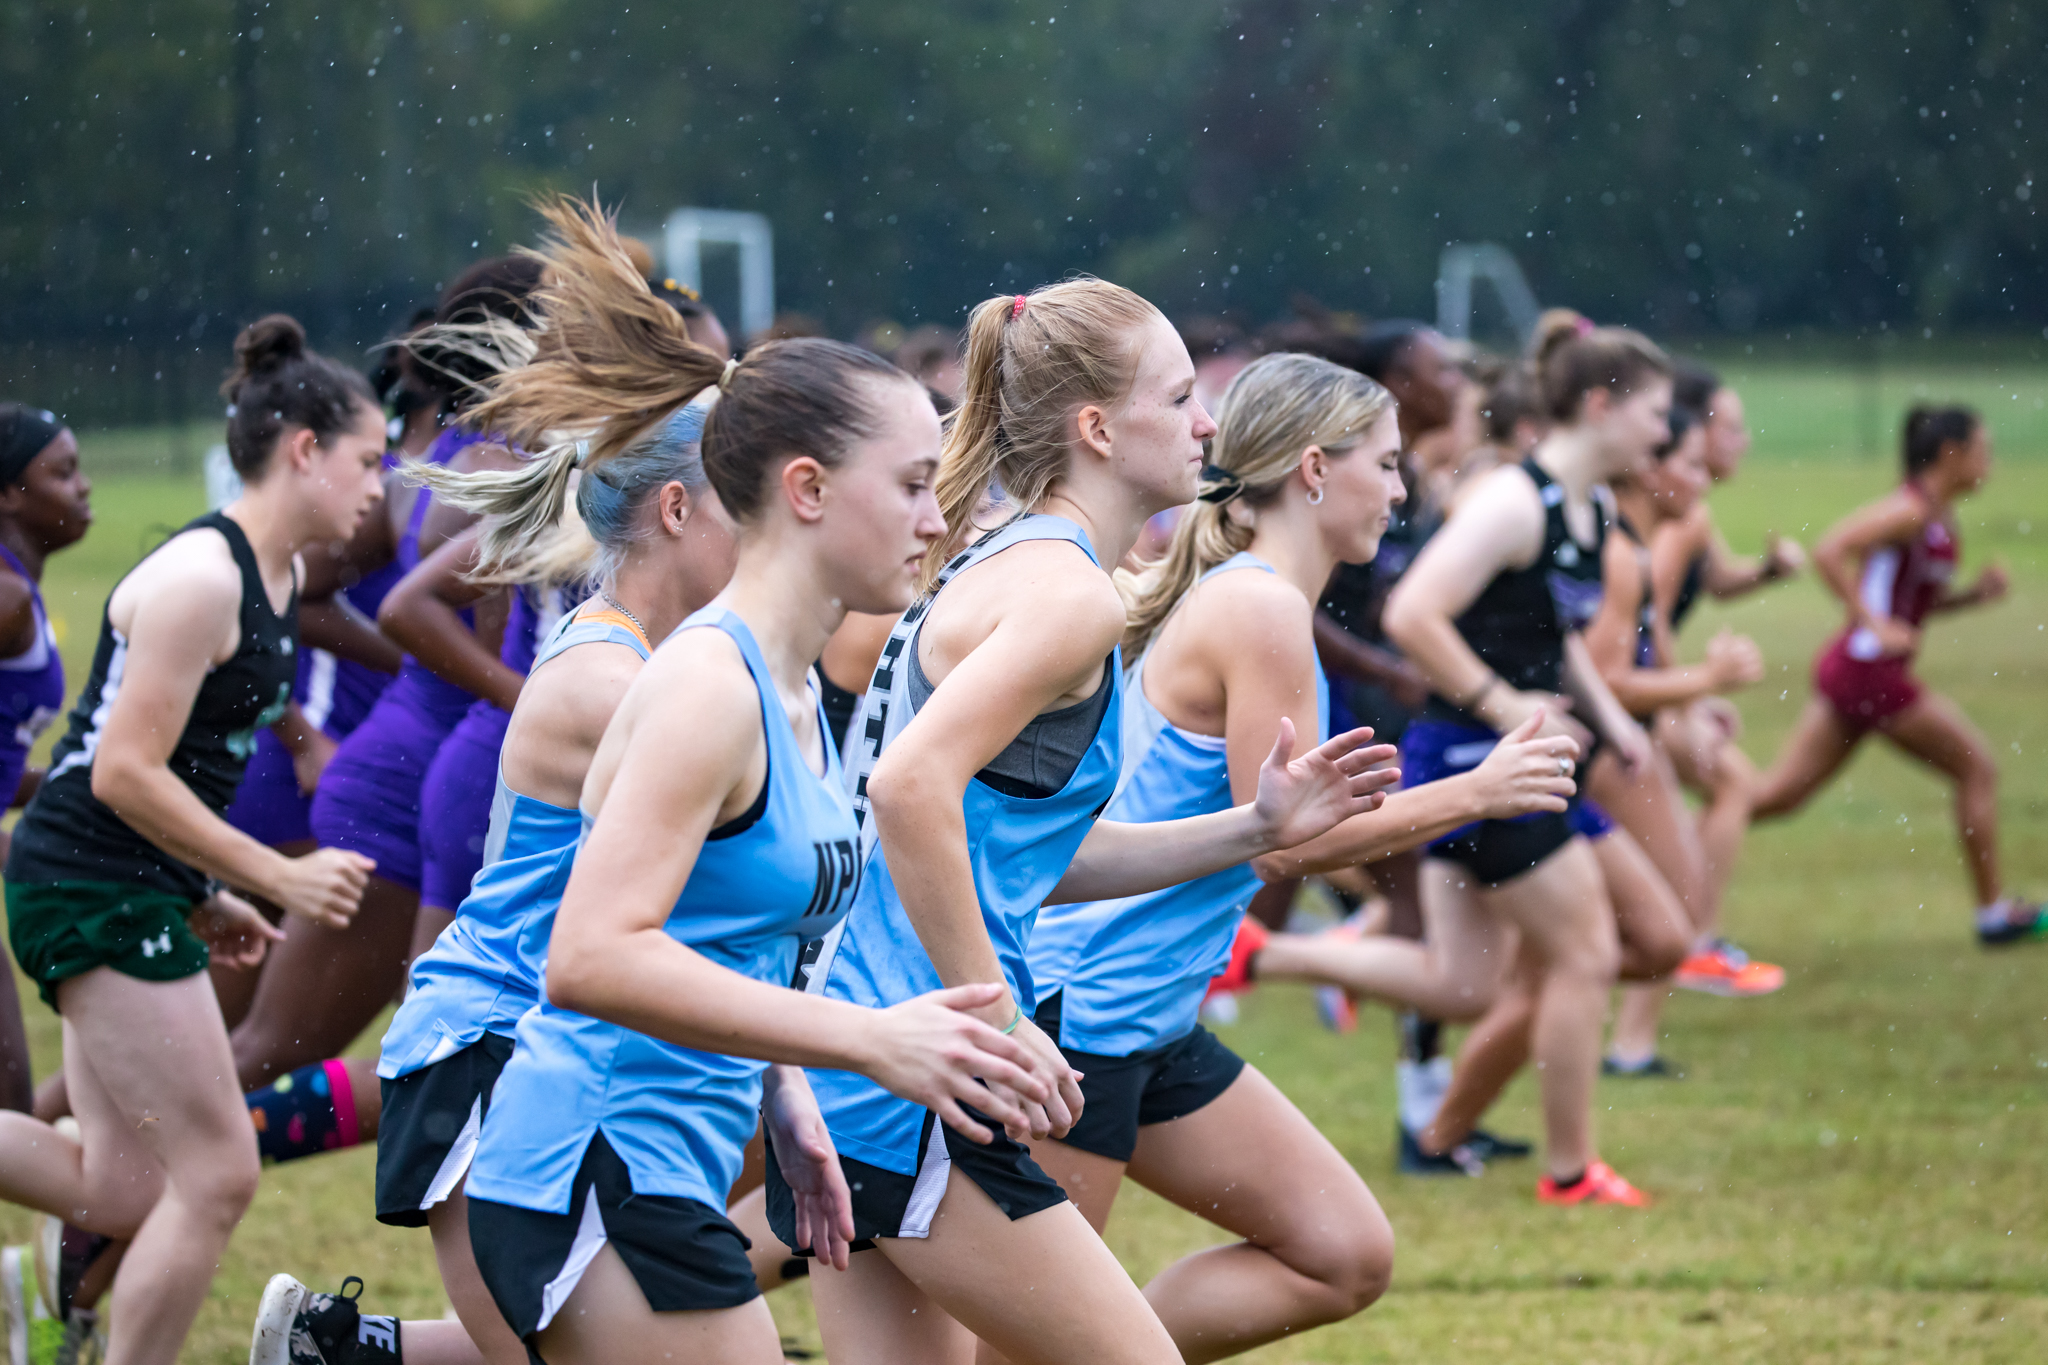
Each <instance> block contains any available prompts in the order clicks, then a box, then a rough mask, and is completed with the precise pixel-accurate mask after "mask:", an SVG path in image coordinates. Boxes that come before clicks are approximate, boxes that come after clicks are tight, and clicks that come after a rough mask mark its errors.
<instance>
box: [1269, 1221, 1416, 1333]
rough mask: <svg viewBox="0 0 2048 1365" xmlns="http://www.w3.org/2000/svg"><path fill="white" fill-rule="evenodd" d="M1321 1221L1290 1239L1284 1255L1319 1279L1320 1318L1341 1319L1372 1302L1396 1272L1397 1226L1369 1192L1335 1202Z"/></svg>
mask: <svg viewBox="0 0 2048 1365" xmlns="http://www.w3.org/2000/svg"><path fill="white" fill-rule="evenodd" d="M1317 1222H1318V1224H1319V1225H1318V1226H1315V1227H1313V1228H1309V1229H1304V1230H1303V1232H1302V1234H1301V1236H1300V1237H1299V1239H1290V1242H1291V1243H1292V1244H1291V1245H1290V1246H1289V1247H1287V1248H1286V1252H1285V1256H1284V1259H1285V1260H1286V1261H1287V1263H1288V1265H1289V1266H1290V1267H1291V1268H1292V1269H1293V1270H1295V1271H1296V1272H1297V1273H1299V1274H1302V1275H1305V1276H1307V1277H1308V1278H1309V1279H1311V1280H1313V1281H1315V1282H1316V1284H1317V1285H1318V1286H1319V1290H1320V1292H1319V1293H1318V1295H1317V1299H1318V1302H1317V1304H1316V1313H1315V1320H1316V1321H1317V1322H1337V1321H1341V1320H1342V1319H1344V1318H1348V1317H1350V1316H1351V1315H1352V1314H1354V1313H1359V1312H1363V1311H1364V1310H1365V1309H1367V1308H1370V1307H1372V1305H1373V1304H1374V1303H1376V1302H1377V1301H1378V1300H1379V1298H1380V1296H1381V1295H1383V1294H1385V1293H1386V1292H1387V1286H1388V1284H1389V1283H1390V1282H1391V1281H1392V1279H1393V1275H1394V1229H1393V1228H1392V1226H1391V1225H1389V1224H1388V1222H1387V1217H1386V1215H1385V1214H1384V1213H1382V1212H1381V1211H1380V1208H1379V1205H1378V1204H1376V1203H1374V1202H1373V1201H1372V1197H1371V1196H1370V1195H1366V1196H1364V1198H1363V1199H1362V1200H1361V1201H1359V1202H1358V1203H1357V1204H1355V1205H1354V1203H1353V1202H1352V1201H1350V1200H1339V1201H1336V1205H1335V1207H1332V1208H1330V1209H1329V1210H1327V1211H1325V1212H1324V1213H1322V1214H1319V1215H1318V1218H1317Z"/></svg>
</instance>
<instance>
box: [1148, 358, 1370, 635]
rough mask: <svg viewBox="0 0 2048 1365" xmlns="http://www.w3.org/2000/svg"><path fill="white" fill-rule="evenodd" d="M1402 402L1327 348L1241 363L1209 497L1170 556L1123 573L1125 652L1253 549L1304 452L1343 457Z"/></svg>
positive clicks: (1219, 422)
mask: <svg viewBox="0 0 2048 1365" xmlns="http://www.w3.org/2000/svg"><path fill="white" fill-rule="evenodd" d="M1393 407H1394V400H1393V397H1392V395H1390V394H1389V393H1388V392H1387V391H1386V390H1385V389H1383V388H1381V387H1380V386H1379V385H1378V384H1376V383H1375V382H1373V381H1372V380H1371V379H1368V378H1366V377H1365V376H1364V375H1362V374H1360V373H1358V372H1357V371H1356V370H1349V369H1346V368H1345V367H1344V366H1342V365H1337V364H1333V363H1331V362H1330V361H1327V360H1324V359H1321V358H1320V357H1318V356H1311V355H1299V354H1293V353H1283V354H1278V355H1267V356H1261V357H1260V358H1259V359H1257V360H1254V361H1253V362H1252V363H1251V364H1249V365H1247V366H1245V367H1244V369H1242V370H1240V371H1238V374H1237V377H1236V378H1235V379H1233V380H1231V381H1230V387H1229V388H1227V389H1225V390H1224V391H1223V399H1222V401H1221V403H1220V404H1219V405H1218V407H1217V412H1216V435H1215V437H1214V439H1213V440H1211V442H1210V445H1209V451H1210V454H1209V466H1208V468H1206V469H1204V470H1203V471H1202V473H1203V478H1204V485H1203V491H1202V494H1201V496H1200V499H1199V500H1197V501H1196V502H1193V503H1190V504H1189V505H1188V507H1187V508H1186V509H1185V510H1184V511H1183V512H1182V513H1181V518H1180V523H1179V524H1178V525H1177V526H1175V527H1174V528H1173V539H1172V540H1170V541H1169V542H1168V543H1167V547H1166V553H1165V554H1164V555H1162V556H1160V558H1159V559H1157V560H1155V561H1154V562H1153V563H1151V564H1149V565H1147V566H1146V567H1145V568H1144V569H1143V570H1142V571H1141V572H1139V573H1137V574H1135V575H1133V574H1129V573H1126V572H1121V571H1120V572H1119V573H1118V575H1117V586H1118V587H1119V589H1121V590H1122V591H1123V594H1124V601H1125V603H1126V604H1127V606H1128V609H1129V614H1128V620H1127V623H1126V625H1125V628H1124V657H1125V658H1126V659H1130V660H1136V659H1137V658H1138V656H1139V655H1141V654H1143V653H1144V652H1145V649H1146V648H1147V647H1148V646H1149V645H1150V644H1151V643H1152V640H1153V638H1154V637H1155V636H1157V635H1158V633H1159V628H1160V627H1161V626H1162V625H1164V624H1165V623H1166V618H1167V617H1169V616H1171V615H1172V614H1173V609H1174V608H1175V607H1177V606H1179V605H1180V600H1181V599H1182V598H1183V597H1185V596H1186V595H1187V593H1188V590H1189V589H1191V588H1193V587H1194V586H1195V584H1196V582H1197V581H1199V580H1200V579H1201V577H1202V575H1203V574H1205V573H1207V572H1209V570H1211V569H1213V568H1215V567H1216V566H1217V565H1218V564H1221V563H1222V562H1223V561H1224V560H1226V559H1229V558H1230V557H1231V556H1232V555H1234V554H1237V553H1239V552H1240V551H1242V550H1245V549H1247V548H1249V547H1250V545H1251V543H1252V533H1253V531H1254V530H1255V529H1257V526H1258V511H1259V509H1260V508H1262V507H1267V506H1271V505H1272V503H1273V501H1274V500H1275V499H1276V498H1278V497H1279V496H1280V493H1281V490H1282V489H1284V488H1285V487H1286V486H1287V481H1288V479H1289V478H1290V477H1292V476H1293V474H1294V471H1295V470H1296V469H1298V468H1300V466H1301V455H1302V452H1303V451H1305V450H1307V449H1308V448H1309V447H1310V446H1320V447H1322V449H1323V452H1324V453H1325V454H1327V455H1330V456H1332V457H1335V456H1340V455H1342V454H1343V453H1344V451H1345V450H1346V449H1347V448H1349V447H1351V446H1353V445H1356V444H1357V443H1358V442H1359V441H1361V440H1363V439H1364V438H1365V435H1366V433H1367V432H1368V431H1370V430H1371V429H1372V425H1373V423H1375V422H1377V421H1379V419H1380V418H1381V416H1382V415H1384V414H1386V413H1388V412H1391V411H1392V410H1393Z"/></svg>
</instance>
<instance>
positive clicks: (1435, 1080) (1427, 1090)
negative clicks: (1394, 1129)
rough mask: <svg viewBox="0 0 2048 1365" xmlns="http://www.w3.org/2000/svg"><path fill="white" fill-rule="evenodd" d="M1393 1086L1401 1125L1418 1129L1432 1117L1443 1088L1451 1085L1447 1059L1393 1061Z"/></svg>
mask: <svg viewBox="0 0 2048 1365" xmlns="http://www.w3.org/2000/svg"><path fill="white" fill-rule="evenodd" d="M1394 1087H1395V1091H1396V1093H1397V1094H1398V1095H1399V1097H1400V1109H1401V1126H1402V1127H1403V1128H1406V1129H1407V1130H1408V1131H1409V1132H1411V1133H1419V1132H1421V1131H1422V1130H1423V1129H1425V1128H1427V1127H1429V1125H1430V1124H1432V1123H1434V1122H1435V1121H1436V1111H1437V1110H1438V1109H1440V1108H1442V1107H1443V1102H1444V1092H1445V1091H1446V1090H1449V1089H1450V1088H1451V1059H1450V1058H1449V1057H1432V1058H1430V1059H1429V1060H1428V1061H1426V1062H1408V1061H1402V1062H1396V1063H1394Z"/></svg>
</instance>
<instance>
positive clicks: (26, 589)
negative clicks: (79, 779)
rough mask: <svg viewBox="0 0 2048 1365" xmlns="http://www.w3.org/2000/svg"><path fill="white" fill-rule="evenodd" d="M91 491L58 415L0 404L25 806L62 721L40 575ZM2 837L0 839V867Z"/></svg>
mask: <svg viewBox="0 0 2048 1365" xmlns="http://www.w3.org/2000/svg"><path fill="white" fill-rule="evenodd" d="M91 499H92V481H91V480H90V479H88V478H86V477H85V474H84V472H83V471H82V470H81V469H80V468H79V466H78V440H77V438H76V437H74V436H73V435H72V434H71V429H70V428H69V427H67V426H65V425H63V424H62V423H61V422H59V421H58V420H57V418H56V415H55V414H54V413H49V412H44V411H43V410H42V409H40V408H31V407H25V406H23V405H22V404H20V403H0V795H4V797H5V798H6V804H7V805H9V806H22V805H27V804H28V802H29V800H30V799H31V798H33V797H34V796H35V794H36V788H37V787H38V786H40V785H41V784H42V780H43V773H42V770H41V769H39V768H31V767H29V766H28V751H29V749H30V748H32V747H33V746H34V744H35V742H36V739H37V738H38V737H39V736H40V735H41V734H42V733H43V731H45V730H47V729H49V728H50V722H51V721H53V720H55V719H56V718H57V717H58V716H60V715H62V714H63V711H64V660H63V658H62V657H60V656H59V655H58V653H57V637H56V635H55V634H54V633H53V632H52V631H51V629H50V617H49V613H48V612H46V611H44V610H43V594H42V591H41V588H40V586H39V585H40V584H41V583H42V580H43V566H44V565H45V564H46V563H48V562H49V558H50V556H51V555H53V554H55V553H56V552H57V551H59V550H61V549H63V548H65V547H66V546H67V545H75V544H77V543H78V541H79V540H80V539H81V538H82V537H83V536H84V535H85V533H86V531H87V530H89V529H90V528H91V526H92V501H91ZM7 839H8V836H7V834H6V832H5V831H0V857H5V856H6V852H7ZM0 977H5V978H6V979H5V980H0V1109H12V1110H14V1111H16V1112H17V1113H27V1112H28V1109H29V1105H30V1103H31V1102H32V1100H33V1099H34V1089H33V1086H32V1083H31V1078H30V1075H29V1055H28V1034H27V1033H26V1031H25V1030H24V1029H23V1027H22V1021H21V1001H20V999H19V998H18V997H17V996H16V994H15V990H14V976H13V974H12V973H11V972H0Z"/></svg>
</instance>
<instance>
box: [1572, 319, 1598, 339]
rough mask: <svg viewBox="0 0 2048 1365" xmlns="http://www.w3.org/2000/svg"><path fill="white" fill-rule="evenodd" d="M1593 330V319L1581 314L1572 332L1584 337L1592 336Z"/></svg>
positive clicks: (1573, 325)
mask: <svg viewBox="0 0 2048 1365" xmlns="http://www.w3.org/2000/svg"><path fill="white" fill-rule="evenodd" d="M1593 330H1594V322H1593V319H1591V318H1589V317H1587V316H1585V315H1584V314H1580V316H1579V320H1578V321H1577V322H1574V323H1573V324H1572V331H1573V332H1574V333H1576V334H1577V335H1579V336H1582V337H1583V336H1591V335H1592V334H1593Z"/></svg>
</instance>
